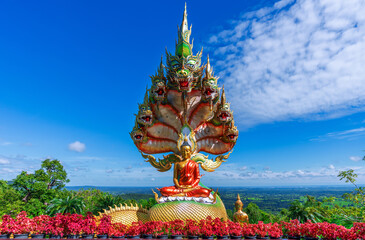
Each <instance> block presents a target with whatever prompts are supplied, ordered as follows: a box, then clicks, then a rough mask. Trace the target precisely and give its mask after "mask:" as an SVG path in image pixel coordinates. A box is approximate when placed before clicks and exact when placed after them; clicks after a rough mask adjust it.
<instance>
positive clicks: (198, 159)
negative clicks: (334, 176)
mask: <svg viewBox="0 0 365 240" xmlns="http://www.w3.org/2000/svg"><path fill="white" fill-rule="evenodd" d="M190 35H191V27H190V29H189V27H188V21H187V12H186V5H185V10H184V14H183V20H182V24H181V26H180V27H178V41H177V42H176V50H175V54H174V55H173V54H171V53H169V52H168V51H166V65H164V64H163V61H162V59H161V63H160V65H159V68H158V70H157V72H156V74H155V75H153V76H151V80H152V86H151V88H150V89H147V90H146V93H145V97H144V101H143V103H142V104H140V105H139V110H138V114H137V115H136V121H135V126H134V128H133V130H132V131H131V133H130V136H131V138H132V139H133V141H134V143H135V145H136V146H137V148H138V150H139V151H140V152H141V154H142V157H143V158H145V159H146V162H149V163H150V164H151V165H152V166H153V167H154V168H156V169H157V170H158V171H160V172H165V171H168V170H170V169H171V168H172V166H173V173H174V177H173V183H174V185H173V186H167V187H162V188H160V189H158V191H159V193H160V196H159V194H158V193H156V192H155V191H154V194H155V199H156V201H157V203H158V204H156V205H155V206H153V207H152V208H151V209H150V210H149V211H146V210H143V209H139V208H138V206H131V207H128V206H120V207H115V208H110V210H105V212H104V213H102V214H101V215H103V214H109V215H111V216H112V220H113V221H124V223H126V222H127V223H129V222H128V221H129V220H126V218H123V211H127V210H128V211H129V212H131V211H135V217H134V218H135V220H142V221H145V220H153V221H158V220H161V221H170V220H175V219H182V220H184V219H195V220H200V219H203V218H206V217H207V216H211V217H219V218H223V219H227V213H226V209H225V207H224V204H223V202H222V201H221V199H220V198H219V196H218V195H217V191H213V190H212V189H210V188H208V187H206V186H204V185H203V184H202V183H201V182H200V180H201V176H202V175H200V171H199V165H200V167H201V169H202V170H204V171H208V172H213V171H214V170H215V169H217V168H218V167H219V166H220V165H221V164H222V163H223V162H225V160H226V159H228V157H229V155H230V153H231V150H232V148H233V147H234V145H235V143H236V140H237V137H238V130H237V128H236V127H235V126H234V120H233V112H232V111H231V109H230V104H229V103H227V102H226V96H225V92H224V88H222V89H220V88H219V87H218V77H215V76H214V73H213V69H212V67H211V66H210V62H209V57H208V58H207V63H206V64H205V65H202V63H201V57H202V51H200V52H198V53H197V54H196V55H193V51H192V49H193V43H190ZM201 152H205V153H208V154H213V155H218V156H217V157H216V158H215V159H210V158H209V157H208V156H206V155H204V154H202V153H201ZM162 153H170V154H168V155H166V156H163V158H162V159H156V157H154V156H153V154H162ZM118 209H119V210H118ZM131 209H134V210H131ZM132 215H133V214H132ZM132 218H133V217H132Z"/></svg>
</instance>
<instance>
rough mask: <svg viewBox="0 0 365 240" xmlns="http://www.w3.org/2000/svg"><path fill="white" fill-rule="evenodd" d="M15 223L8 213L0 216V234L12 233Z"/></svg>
mask: <svg viewBox="0 0 365 240" xmlns="http://www.w3.org/2000/svg"><path fill="white" fill-rule="evenodd" d="M14 225H15V221H14V219H13V218H12V217H11V216H9V215H4V216H3V217H2V222H1V223H0V234H10V233H12V232H13V231H12V229H13V226H14Z"/></svg>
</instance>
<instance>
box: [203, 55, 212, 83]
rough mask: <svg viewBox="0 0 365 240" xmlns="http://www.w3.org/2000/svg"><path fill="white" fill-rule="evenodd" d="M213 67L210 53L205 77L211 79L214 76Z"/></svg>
mask: <svg viewBox="0 0 365 240" xmlns="http://www.w3.org/2000/svg"><path fill="white" fill-rule="evenodd" d="M212 73H213V68H212V67H211V66H210V61H209V55H208V57H207V66H206V68H205V78H206V79H209V78H211V77H212Z"/></svg>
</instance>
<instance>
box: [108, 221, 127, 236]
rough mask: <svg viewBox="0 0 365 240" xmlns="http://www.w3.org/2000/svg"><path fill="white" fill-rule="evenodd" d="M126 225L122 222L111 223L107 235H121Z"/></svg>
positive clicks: (123, 233)
mask: <svg viewBox="0 0 365 240" xmlns="http://www.w3.org/2000/svg"><path fill="white" fill-rule="evenodd" d="M127 228H128V227H127V226H126V225H124V224H123V223H112V224H111V226H110V229H109V234H108V235H109V236H115V237H121V236H124V235H125V232H126V231H127Z"/></svg>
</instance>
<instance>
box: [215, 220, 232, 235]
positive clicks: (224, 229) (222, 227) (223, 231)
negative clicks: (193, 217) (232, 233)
mask: <svg viewBox="0 0 365 240" xmlns="http://www.w3.org/2000/svg"><path fill="white" fill-rule="evenodd" d="M213 233H214V235H216V236H227V235H229V229H228V226H227V222H225V221H222V220H221V219H220V218H215V219H214V220H213Z"/></svg>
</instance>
